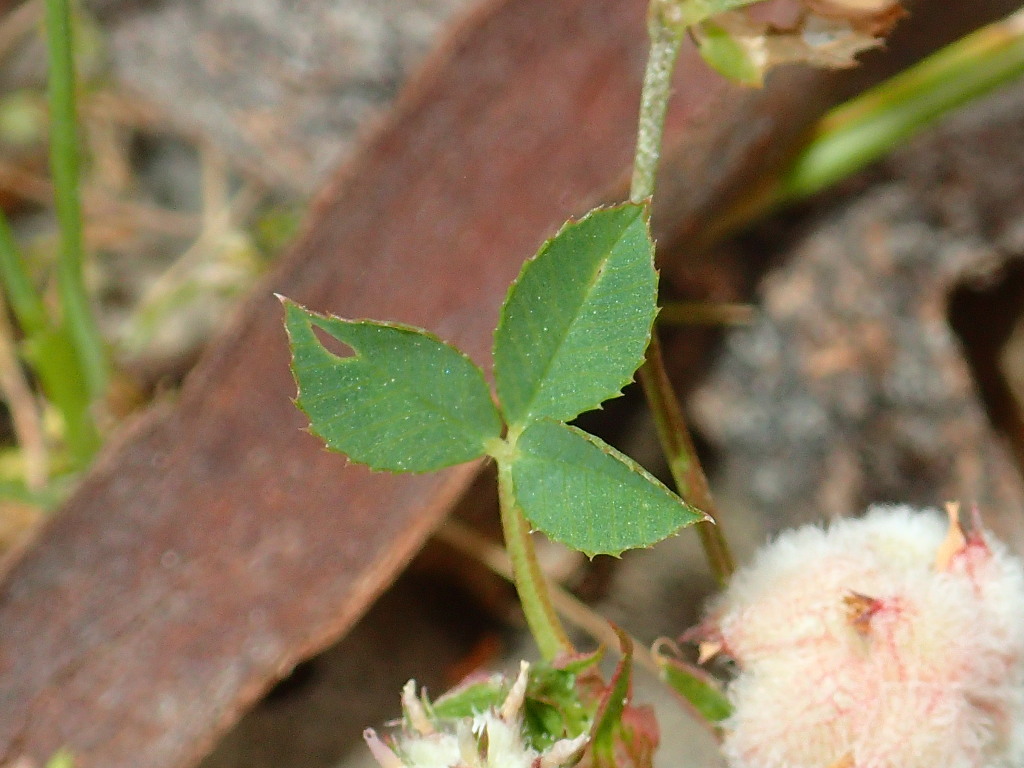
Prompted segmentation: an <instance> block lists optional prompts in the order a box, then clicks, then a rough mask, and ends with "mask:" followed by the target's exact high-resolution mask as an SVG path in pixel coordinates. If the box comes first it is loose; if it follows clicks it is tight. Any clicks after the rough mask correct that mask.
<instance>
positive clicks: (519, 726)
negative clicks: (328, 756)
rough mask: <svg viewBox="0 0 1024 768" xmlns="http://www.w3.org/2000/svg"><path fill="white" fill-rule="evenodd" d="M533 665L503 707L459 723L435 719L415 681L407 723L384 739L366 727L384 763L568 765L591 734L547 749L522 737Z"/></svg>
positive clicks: (407, 691) (416, 767) (406, 697)
mask: <svg viewBox="0 0 1024 768" xmlns="http://www.w3.org/2000/svg"><path fill="white" fill-rule="evenodd" d="M528 673H529V664H527V663H526V662H525V661H524V662H522V664H521V665H520V669H519V676H518V677H517V678H516V680H515V683H513V685H512V688H511V690H510V691H509V693H508V696H507V697H506V698H505V701H504V703H503V704H502V705H501V707H499V708H490V709H487V710H486V711H484V712H480V713H478V714H476V715H474V716H472V717H467V718H462V719H460V720H457V721H456V722H454V723H445V724H443V725H442V724H439V723H435V721H434V719H433V718H432V717H431V716H430V714H429V713H428V711H427V708H426V707H425V706H424V704H423V702H422V701H421V700H420V699H419V698H417V696H416V683H415V682H414V681H412V680H410V681H409V682H408V683H406V685H405V688H404V689H403V690H402V708H403V709H404V710H405V718H404V728H403V730H402V732H401V733H400V734H398V735H397V736H396V737H395V738H393V739H391V745H388V744H385V743H384V741H383V740H381V739H380V737H378V736H377V734H376V733H375V732H374V731H373V729H372V728H367V729H366V731H364V732H363V738H365V739H366V743H367V745H369V747H370V751H371V752H373V756H374V757H375V758H376V759H377V762H378V763H380V766H381V768H564V767H565V766H571V765H574V764H575V763H576V762H577V761H578V760H579V757H580V754H581V753H582V751H583V748H584V747H585V746H586V744H587V741H588V738H589V737H588V735H587V734H581V735H580V736H578V737H576V738H574V739H560V740H558V741H556V742H554V744H552V745H551V746H550V747H548V748H547V749H545V750H543V751H538V750H537V749H534V748H533V747H532V746H530V745H528V744H527V743H526V740H525V739H524V737H523V730H524V729H523V716H522V711H523V704H524V701H525V698H526V686H527V683H528V680H529V678H528Z"/></svg>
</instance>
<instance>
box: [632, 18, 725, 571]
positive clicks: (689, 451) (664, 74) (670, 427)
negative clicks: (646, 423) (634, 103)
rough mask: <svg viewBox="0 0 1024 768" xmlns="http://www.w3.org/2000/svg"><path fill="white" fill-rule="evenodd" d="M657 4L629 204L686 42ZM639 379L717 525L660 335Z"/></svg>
mask: <svg viewBox="0 0 1024 768" xmlns="http://www.w3.org/2000/svg"><path fill="white" fill-rule="evenodd" d="M654 3H655V4H652V6H651V13H650V17H649V22H648V27H649V33H650V36H651V51H650V56H649V58H648V60H647V69H646V71H645V72H644V84H643V92H642V94H641V96H640V119H639V127H638V130H637V141H636V157H635V161H634V166H633V182H632V185H631V187H630V191H629V199H630V200H632V201H634V202H641V201H643V200H646V199H647V198H649V197H651V195H652V194H653V192H654V180H655V175H656V173H657V167H658V160H659V159H660V157H661V141H662V133H663V132H664V127H665V113H666V111H667V109H668V99H669V96H670V94H671V83H672V72H673V70H674V68H675V62H676V59H677V58H678V56H679V48H680V46H681V45H682V41H683V31H682V29H679V28H677V27H675V26H671V25H669V24H668V23H666V21H665V20H664V18H663V16H662V14H661V13H660V12H659V10H658V9H657V7H656V3H657V0H654ZM639 378H640V384H641V386H642V387H643V390H644V395H645V396H646V397H647V403H648V405H649V406H650V408H651V413H652V414H653V416H654V422H655V424H656V425H657V430H658V439H659V440H660V442H661V447H662V450H663V451H664V453H665V457H666V458H667V460H668V465H669V470H670V471H671V473H672V479H673V480H674V481H675V484H676V490H678V491H679V495H680V496H682V497H683V499H684V500H685V501H686V502H687V503H689V504H691V505H693V506H695V507H697V509H699V510H701V511H702V512H704V513H705V514H707V515H708V516H709V517H711V518H712V520H715V521H717V520H718V514H717V510H716V509H715V505H714V500H713V499H712V497H711V491H710V489H709V487H708V481H707V477H706V476H705V474H704V469H703V467H701V464H700V460H699V459H698V458H697V453H696V451H695V450H694V448H693V439H692V438H691V437H690V432H689V430H688V429H687V427H686V421H685V419H684V418H683V413H682V408H681V407H680V405H679V401H678V399H677V398H676V396H675V393H674V392H673V390H672V385H671V383H670V382H669V378H668V374H667V373H666V371H665V363H664V361H663V360H662V356H661V344H660V343H659V341H658V336H657V333H656V332H652V334H651V343H650V346H648V348H647V359H646V360H645V361H644V364H643V365H642V366H641V367H640V371H639ZM696 527H697V533H698V535H699V536H700V540H701V545H702V546H703V547H704V554H705V556H706V557H707V559H708V564H709V565H710V567H711V570H712V572H713V573H714V575H715V578H716V579H717V580H718V582H719V583H720V584H723V585H724V584H725V583H726V582H727V581H728V579H729V576H730V575H731V574H732V572H733V570H734V569H735V565H734V562H733V558H732V554H731V553H730V551H729V546H728V544H727V543H726V541H725V536H724V534H723V533H722V529H721V528H720V527H719V526H718V525H717V524H716V523H698V524H697V526H696Z"/></svg>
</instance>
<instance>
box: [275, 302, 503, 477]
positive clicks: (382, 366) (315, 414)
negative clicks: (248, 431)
mask: <svg viewBox="0 0 1024 768" xmlns="http://www.w3.org/2000/svg"><path fill="white" fill-rule="evenodd" d="M284 306H285V326H286V328H287V329H288V335H289V337H290V339H291V348H292V371H293V372H294V374H295V380H296V382H298V387H299V396H298V399H297V401H296V402H297V404H298V406H299V407H300V408H301V409H302V410H303V411H304V412H305V414H306V415H307V416H308V417H309V422H310V429H311V431H312V432H313V434H315V435H317V436H319V437H321V438H322V439H323V440H324V442H326V443H327V445H328V446H329V447H330V448H333V449H335V450H338V451H342V452H343V453H345V454H347V455H348V457H349V458H350V459H352V460H353V461H356V462H359V463H360V464H366V465H368V466H369V467H371V468H373V469H386V470H390V471H392V472H428V471H431V470H435V469H440V468H442V467H447V466H451V465H453V464H461V463H462V462H465V461H471V460H472V459H475V458H479V457H480V456H482V455H483V454H484V446H485V443H487V442H488V441H489V440H493V439H496V438H498V437H499V436H500V435H501V419H500V418H499V416H498V412H497V410H496V409H495V407H494V404H493V403H492V402H491V395H490V391H489V390H488V388H487V384H486V383H485V382H484V377H483V373H481V371H480V369H479V368H477V367H476V365H474V364H473V363H472V361H470V359H469V358H468V357H466V356H465V355H463V354H462V353H461V352H459V351H458V350H457V349H455V348H454V347H450V346H448V345H447V344H445V343H444V342H442V341H440V340H439V339H437V338H436V337H434V336H432V335H430V334H428V333H427V332H426V331H421V330H419V329H416V328H409V327H406V326H401V325H394V324H390V323H377V322H372V321H369V320H359V321H354V320H342V319H340V318H337V317H324V316H322V315H317V314H315V313H313V312H310V311H308V310H306V309H304V308H302V307H300V306H299V305H298V304H295V303H294V302H292V301H288V300H287V299H285V300H284ZM314 326H315V327H317V328H320V329H322V330H323V331H325V332H326V333H328V334H329V335H331V336H333V337H334V338H335V339H337V340H338V341H340V342H342V343H344V344H347V345H348V346H350V347H351V348H352V349H353V350H354V351H355V354H354V355H352V356H350V357H338V356H337V355H335V354H332V353H331V352H329V351H328V350H327V349H325V348H324V346H323V345H322V344H321V343H320V340H319V339H317V337H316V335H315V334H314V332H313V328H314Z"/></svg>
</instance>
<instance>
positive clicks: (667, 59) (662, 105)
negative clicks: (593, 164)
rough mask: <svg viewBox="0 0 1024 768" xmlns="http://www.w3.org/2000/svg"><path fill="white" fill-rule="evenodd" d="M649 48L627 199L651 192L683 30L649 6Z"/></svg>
mask: <svg viewBox="0 0 1024 768" xmlns="http://www.w3.org/2000/svg"><path fill="white" fill-rule="evenodd" d="M648 33H649V34H650V36H651V48H650V53H649V54H648V57H647V68H646V69H645V70H644V83H643V88H642V90H641V91H640V117H639V119H638V121H637V122H638V125H637V137H636V152H635V154H634V157H633V179H632V183H631V184H630V187H629V199H630V200H632V201H633V202H635V203H639V202H642V201H644V200H646V199H647V198H649V197H650V196H651V195H652V194H654V179H655V176H656V175H657V172H658V161H659V160H660V159H661V137H662V134H663V133H664V131H665V113H666V112H667V111H668V99H669V96H670V95H671V90H672V72H673V70H675V65H676V59H678V58H679V48H680V47H681V46H682V43H683V32H682V30H680V29H677V28H674V27H670V26H669V25H668V24H666V23H665V22H664V21H663V18H662V16H661V14H660V13H658V12H656V10H655V8H654V7H653V6H652V11H651V13H650V18H649V21H648Z"/></svg>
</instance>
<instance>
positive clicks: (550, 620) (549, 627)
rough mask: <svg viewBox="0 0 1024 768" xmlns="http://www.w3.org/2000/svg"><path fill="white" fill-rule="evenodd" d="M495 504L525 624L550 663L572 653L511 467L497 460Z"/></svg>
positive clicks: (505, 462) (507, 463)
mask: <svg viewBox="0 0 1024 768" xmlns="http://www.w3.org/2000/svg"><path fill="white" fill-rule="evenodd" d="M498 500H499V503H500V506H501V527H502V532H503V533H504V537H505V549H506V550H507V552H508V556H509V559H510V560H511V562H512V573H513V575H514V577H515V585H516V591H517V592H518V594H519V602H520V604H521V605H522V606H523V614H524V615H525V616H526V623H527V625H528V626H529V627H530V632H531V634H532V635H533V639H534V640H535V641H536V643H537V647H538V648H540V652H541V655H542V656H543V657H544V658H545V659H547V660H548V661H550V660H551V659H553V658H555V656H557V655H558V654H559V653H562V652H569V653H571V652H572V651H573V647H572V643H570V642H569V637H568V635H566V633H565V629H564V628H563V627H562V623H561V621H559V619H558V614H557V613H556V612H555V608H554V606H553V605H552V604H551V593H550V589H549V587H548V584H547V579H545V578H544V574H543V572H542V571H541V569H540V564H539V563H538V562H537V553H536V551H535V550H534V546H533V539H532V538H530V525H529V523H528V522H527V521H526V518H525V517H524V516H523V513H522V510H520V509H519V505H518V504H516V499H515V492H514V490H513V487H512V470H511V464H510V463H509V462H507V461H502V460H501V459H500V458H499V459H498Z"/></svg>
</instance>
